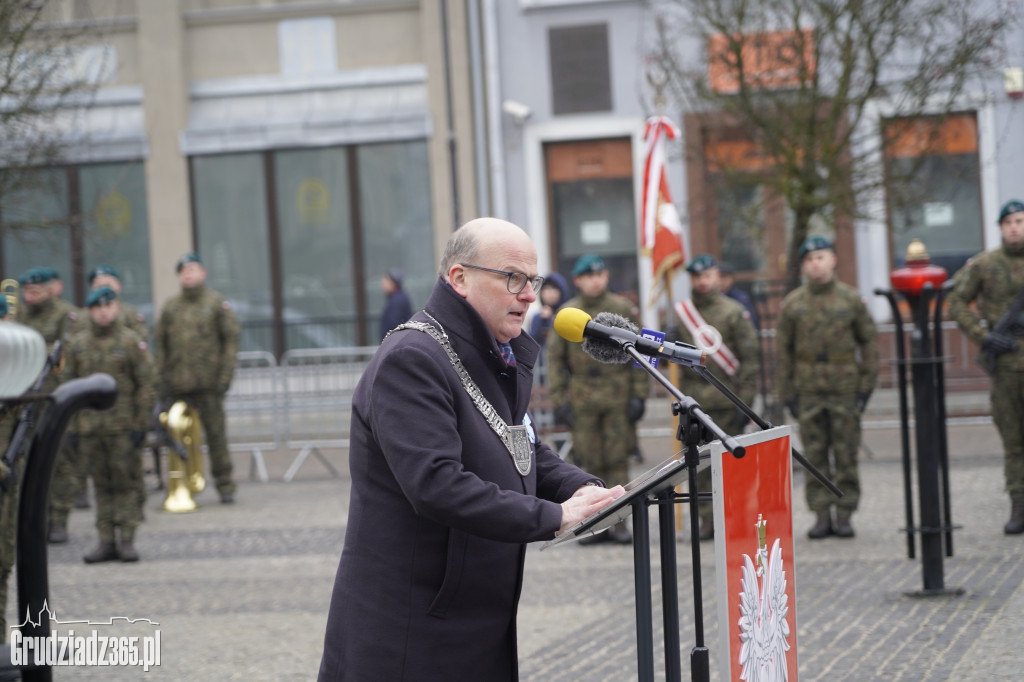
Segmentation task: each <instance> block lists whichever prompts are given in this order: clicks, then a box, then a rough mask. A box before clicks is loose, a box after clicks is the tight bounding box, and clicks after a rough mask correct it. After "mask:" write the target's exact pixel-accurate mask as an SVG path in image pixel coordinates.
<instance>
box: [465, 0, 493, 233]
mask: <svg viewBox="0 0 1024 682" xmlns="http://www.w3.org/2000/svg"><path fill="white" fill-rule="evenodd" d="M466 17H467V20H468V22H469V77H470V79H471V82H472V84H473V85H472V89H473V95H472V97H473V100H472V107H473V156H474V157H475V159H476V162H475V164H474V166H475V170H474V173H475V176H476V205H477V212H478V213H479V215H481V216H488V215H492V212H491V192H490V182H489V181H488V177H487V119H486V118H485V115H486V110H485V109H484V74H483V64H482V63H481V62H482V58H483V55H482V52H483V45H482V44H481V42H480V38H481V37H480V0H466Z"/></svg>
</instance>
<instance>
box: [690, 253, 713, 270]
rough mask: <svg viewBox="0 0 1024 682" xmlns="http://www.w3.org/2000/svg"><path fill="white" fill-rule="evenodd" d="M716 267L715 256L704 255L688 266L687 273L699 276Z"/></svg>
mask: <svg viewBox="0 0 1024 682" xmlns="http://www.w3.org/2000/svg"><path fill="white" fill-rule="evenodd" d="M716 265H717V263H715V258H714V256H712V255H711V254H710V253H702V254H700V255H699V256H697V257H696V258H694V259H693V260H692V261H690V262H689V263H688V264H687V266H686V271H687V272H688V273H690V274H691V275H699V274H700V273H702V272H704V271H705V270H710V269H711V268H713V267H715V266H716Z"/></svg>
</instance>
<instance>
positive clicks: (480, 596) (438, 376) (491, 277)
mask: <svg viewBox="0 0 1024 682" xmlns="http://www.w3.org/2000/svg"><path fill="white" fill-rule="evenodd" d="M439 272H440V279H439V281H438V282H437V284H436V285H435V286H434V291H433V292H432V293H431V295H430V298H429V300H428V301H427V304H426V306H425V307H424V310H423V311H421V312H419V313H417V314H416V315H414V316H413V318H412V321H411V322H410V323H409V324H410V325H413V326H412V327H411V328H403V329H400V330H399V331H396V332H393V333H392V334H390V335H389V336H388V337H387V338H386V339H384V342H383V343H382V344H381V346H380V349H379V350H378V351H377V353H376V354H375V355H374V358H373V360H372V361H371V362H370V364H369V366H368V367H367V368H366V371H365V373H364V374H363V377H362V380H361V381H360V382H359V385H358V386H357V388H356V392H355V395H354V397H353V401H352V430H351V439H350V448H349V466H350V469H351V476H352V497H351V503H350V507H349V516H348V527H347V531H346V534H345V545H344V549H343V551H342V554H341V562H340V564H339V566H338V574H337V578H336V579H335V583H334V594H333V597H332V599H331V607H330V612H329V614H328V618H327V632H326V635H325V637H324V654H323V659H322V661H321V663H320V675H319V679H320V680H321V681H326V680H389V681H394V682H398V681H401V680H416V681H417V682H423V681H427V680H439V681H441V680H443V681H445V682H448V681H449V680H481V681H488V682H489V681H494V680H515V679H517V677H518V661H517V655H516V609H517V607H518V602H519V595H520V591H521V588H522V577H523V565H524V560H525V556H526V543H527V542H532V541H535V540H545V539H550V538H552V537H554V535H555V533H556V532H559V531H564V530H566V529H567V528H569V527H571V526H572V525H574V524H575V523H578V522H579V521H581V520H583V519H584V518H586V517H587V516H589V515H590V514H591V513H593V512H594V511H597V510H598V509H600V508H601V507H602V506H604V505H605V504H607V503H608V502H610V501H611V500H613V499H614V498H615V497H617V496H619V495H621V494H622V489H621V488H618V487H616V488H613V489H610V490H608V489H605V488H603V487H602V486H600V483H601V482H600V480H599V479H596V478H595V477H594V476H591V475H589V474H587V473H585V472H583V471H581V470H580V469H578V468H576V467H575V466H572V465H571V464H568V463H566V462H563V461H562V460H561V459H560V458H559V457H558V455H557V454H556V453H555V452H554V451H552V450H551V448H549V447H547V446H546V445H544V444H542V443H541V442H539V441H538V440H537V439H536V438H535V436H534V433H533V429H532V427H531V425H530V420H529V417H528V416H527V414H526V408H527V404H528V403H529V400H530V389H531V384H532V381H533V365H534V361H535V359H536V357H537V353H538V350H539V348H538V346H537V344H536V342H534V341H533V339H531V338H530V337H529V336H528V335H527V334H521V331H522V325H523V319H524V317H525V315H526V311H527V309H528V308H529V307H530V304H531V303H532V302H533V301H534V300H535V299H536V290H537V289H539V288H540V282H539V281H538V280H540V279H541V278H540V277H538V276H537V274H536V273H537V252H536V249H535V248H534V246H533V244H532V243H531V241H530V238H529V237H528V236H527V234H526V233H525V232H523V231H522V230H521V229H520V228H518V227H516V226H515V225H513V224H511V223H508V222H505V221H503V220H498V219H496V218H480V219H477V220H473V221H470V222H469V223H467V224H466V225H465V226H463V227H462V228H460V229H458V230H456V231H455V232H454V233H453V234H452V237H451V239H450V240H449V242H448V245H447V247H446V249H445V254H444V257H443V259H442V262H441V267H440V270H439ZM455 364H459V365H461V366H462V367H463V368H464V370H465V376H466V377H468V379H466V380H465V381H464V380H463V378H460V373H459V372H458V371H457V370H456V369H455V367H454V365H455ZM471 394H475V395H476V397H477V399H478V400H477V402H474V399H473V397H472V396H471ZM480 398H482V399H483V402H484V403H489V406H485V405H484V404H482V403H480ZM488 407H490V408H491V410H490V411H492V414H491V419H490V420H489V419H487V418H485V416H484V412H485V411H488V410H487V408H488ZM499 432H502V433H503V435H502V436H499Z"/></svg>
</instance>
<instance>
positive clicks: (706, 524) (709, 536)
mask: <svg viewBox="0 0 1024 682" xmlns="http://www.w3.org/2000/svg"><path fill="white" fill-rule="evenodd" d="M697 537H699V538H700V539H701V540H714V539H715V524H714V522H713V521H712V520H711V519H705V518H703V517H702V518H701V519H700V532H699V533H698V534H697Z"/></svg>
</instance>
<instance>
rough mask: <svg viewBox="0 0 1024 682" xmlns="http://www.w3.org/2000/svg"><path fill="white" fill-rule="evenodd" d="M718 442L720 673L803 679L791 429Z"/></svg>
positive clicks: (776, 680)
mask: <svg viewBox="0 0 1024 682" xmlns="http://www.w3.org/2000/svg"><path fill="white" fill-rule="evenodd" d="M737 440H739V442H740V443H742V444H743V445H744V446H746V448H747V453H746V456H745V457H743V458H742V459H736V458H734V457H733V456H732V455H730V454H729V453H728V452H726V451H725V449H724V448H723V447H722V445H721V443H719V442H718V441H715V442H714V443H712V444H711V480H712V490H713V492H714V509H715V578H716V582H717V588H718V592H717V594H718V604H719V607H718V629H719V640H720V645H719V649H720V651H719V658H718V661H719V669H720V671H721V672H720V675H721V679H722V680H723V681H724V680H732V681H734V682H739V680H746V681H747V682H784V681H785V682H796V680H797V655H796V654H797V647H796V633H797V629H796V575H795V571H794V565H795V560H794V559H795V557H794V554H793V476H792V474H793V471H792V466H791V458H790V429H789V427H788V426H780V427H776V428H773V429H770V430H768V431H760V432H758V433H751V434H747V435H744V436H739V437H738V438H737Z"/></svg>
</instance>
